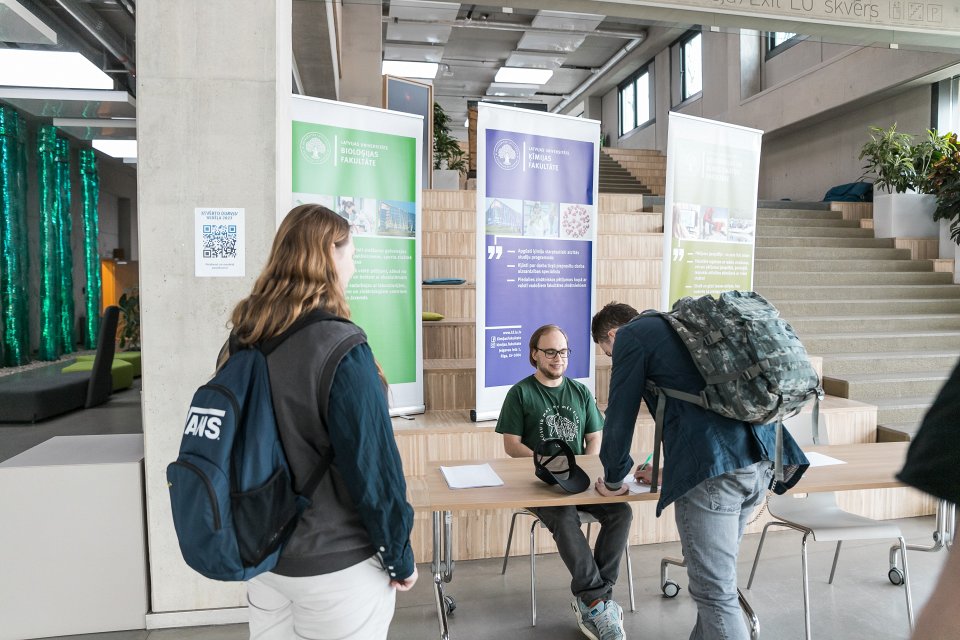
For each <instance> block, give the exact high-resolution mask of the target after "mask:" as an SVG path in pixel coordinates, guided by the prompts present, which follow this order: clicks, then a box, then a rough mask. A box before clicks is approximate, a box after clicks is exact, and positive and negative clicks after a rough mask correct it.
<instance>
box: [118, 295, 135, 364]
mask: <svg viewBox="0 0 960 640" xmlns="http://www.w3.org/2000/svg"><path fill="white" fill-rule="evenodd" d="M117 306H118V307H120V327H119V329H118V330H117V336H118V345H117V346H119V347H120V349H121V350H124V351H137V350H139V349H140V295H139V291H138V290H137V289H132V290H131V291H125V292H124V293H123V295H121V296H120V300H119V301H118V303H117Z"/></svg>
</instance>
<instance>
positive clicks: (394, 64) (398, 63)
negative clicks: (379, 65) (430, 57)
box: [382, 60, 440, 80]
mask: <svg viewBox="0 0 960 640" xmlns="http://www.w3.org/2000/svg"><path fill="white" fill-rule="evenodd" d="M439 68H440V65H439V64H437V63H436V62H407V61H405V60H384V61H383V71H382V73H383V74H384V75H391V76H400V77H401V78H428V79H430V80H432V79H433V78H435V77H437V69H439Z"/></svg>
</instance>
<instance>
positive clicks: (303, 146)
mask: <svg viewBox="0 0 960 640" xmlns="http://www.w3.org/2000/svg"><path fill="white" fill-rule="evenodd" d="M300 155H301V156H303V159H304V160H306V161H307V162H310V163H312V164H323V163H324V162H326V161H327V159H328V158H329V157H330V143H329V142H327V138H326V136H324V135H323V134H322V133H319V132H317V131H310V132H309V133H305V134H304V135H303V137H302V138H300Z"/></svg>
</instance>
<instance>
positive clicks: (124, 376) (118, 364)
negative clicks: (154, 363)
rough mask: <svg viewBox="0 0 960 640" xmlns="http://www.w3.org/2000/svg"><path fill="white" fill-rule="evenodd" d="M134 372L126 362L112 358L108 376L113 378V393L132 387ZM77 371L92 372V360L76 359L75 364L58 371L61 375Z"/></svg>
mask: <svg viewBox="0 0 960 640" xmlns="http://www.w3.org/2000/svg"><path fill="white" fill-rule="evenodd" d="M134 370H135V367H134V366H133V365H132V364H130V363H129V362H127V361H126V360H121V359H119V358H114V360H113V363H112V365H111V367H110V376H111V378H113V391H119V390H120V389H129V388H130V387H132V386H133V372H134ZM79 371H86V372H90V371H93V358H90V359H84V360H80V359H79V358H78V359H77V361H76V362H74V363H73V364H71V365H69V366H67V367H64V368H63V369H61V370H60V372H61V373H76V372H79Z"/></svg>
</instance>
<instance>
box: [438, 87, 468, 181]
mask: <svg viewBox="0 0 960 640" xmlns="http://www.w3.org/2000/svg"><path fill="white" fill-rule="evenodd" d="M466 172H467V160H466V158H464V154H463V149H461V148H460V143H459V142H457V139H456V138H454V137H453V136H452V135H450V116H448V115H447V114H446V112H445V111H444V110H443V107H441V106H440V104H439V103H437V102H434V103H433V188H434V189H459V188H460V176H461V174H466Z"/></svg>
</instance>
